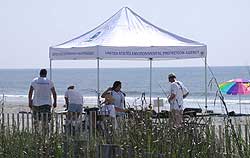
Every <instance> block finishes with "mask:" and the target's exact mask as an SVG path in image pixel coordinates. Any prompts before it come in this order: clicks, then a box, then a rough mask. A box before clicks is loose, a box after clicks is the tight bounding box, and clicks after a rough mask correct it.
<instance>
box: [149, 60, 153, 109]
mask: <svg viewBox="0 0 250 158" xmlns="http://www.w3.org/2000/svg"><path fill="white" fill-rule="evenodd" d="M152 60H153V58H149V63H150V80H149V84H150V85H149V108H152Z"/></svg>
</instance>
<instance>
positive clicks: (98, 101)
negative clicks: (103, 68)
mask: <svg viewBox="0 0 250 158" xmlns="http://www.w3.org/2000/svg"><path fill="white" fill-rule="evenodd" d="M97 106H98V107H99V106H100V59H99V58H97Z"/></svg>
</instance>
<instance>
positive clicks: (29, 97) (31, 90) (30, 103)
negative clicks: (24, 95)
mask: <svg viewBox="0 0 250 158" xmlns="http://www.w3.org/2000/svg"><path fill="white" fill-rule="evenodd" d="M33 91H34V88H33V87H32V86H30V89H29V94H28V99H29V107H30V108H32V95H33Z"/></svg>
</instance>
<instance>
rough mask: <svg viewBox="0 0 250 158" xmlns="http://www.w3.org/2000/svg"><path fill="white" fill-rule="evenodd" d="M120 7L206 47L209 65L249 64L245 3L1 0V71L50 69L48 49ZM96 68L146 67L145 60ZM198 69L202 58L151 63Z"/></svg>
mask: <svg viewBox="0 0 250 158" xmlns="http://www.w3.org/2000/svg"><path fill="white" fill-rule="evenodd" d="M124 6H127V7H129V8H131V9H132V10H133V11H135V12H136V13H137V14H139V15H140V16H142V17H143V18H144V19H146V20H148V21H150V22H151V23H153V24H154V25H157V26H158V27H160V28H163V29H165V30H167V31H169V32H172V33H175V34H178V35H180V36H183V37H186V38H189V39H192V40H195V41H199V42H202V43H205V44H207V46H208V63H209V65H210V66H234V65H236V66H246V65H250V41H249V37H250V20H249V19H250V17H249V16H250V9H249V8H250V1H249V0H238V1H236V0H220V1H218V0H209V1H203V0H189V1H185V0H175V1H170V0H154V1H145V0H136V1H135V0H105V1H97V0H84V1H83V0H71V1H69V0H42V1H34V0H23V1H19V0H6V1H1V2H0V19H1V20H0V25H1V27H0V28H1V29H0V46H1V51H0V55H1V57H0V68H40V67H49V58H48V48H49V46H52V45H56V44H59V43H62V42H64V41H67V40H69V39H72V38H74V37H76V36H79V35H81V34H84V33H85V32H87V31H89V30H91V29H93V28H95V27H96V26H97V25H99V24H101V23H102V22H104V21H105V20H106V19H107V18H109V17H111V16H112V15H113V14H115V13H116V12H117V11H118V10H119V9H121V8H122V7H124ZM100 64H101V67H147V66H149V63H148V61H132V62H131V61H106V60H105V61H101V63H100ZM202 65H204V63H203V61H202V59H192V60H190V59H189V60H178V61H157V62H154V63H153V66H156V67H170V66H174V67H175V66H202ZM53 67H57V68H63V67H69V68H71V67H79V68H84V67H96V61H84V60H82V61H55V62H54V63H53Z"/></svg>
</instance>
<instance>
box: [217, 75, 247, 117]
mask: <svg viewBox="0 0 250 158" xmlns="http://www.w3.org/2000/svg"><path fill="white" fill-rule="evenodd" d="M219 88H220V91H221V92H222V93H224V94H229V95H239V103H240V96H241V95H248V94H250V80H245V79H241V78H237V79H232V80H229V81H226V82H223V83H221V84H220V85H219ZM240 113H241V104H240Z"/></svg>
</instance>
